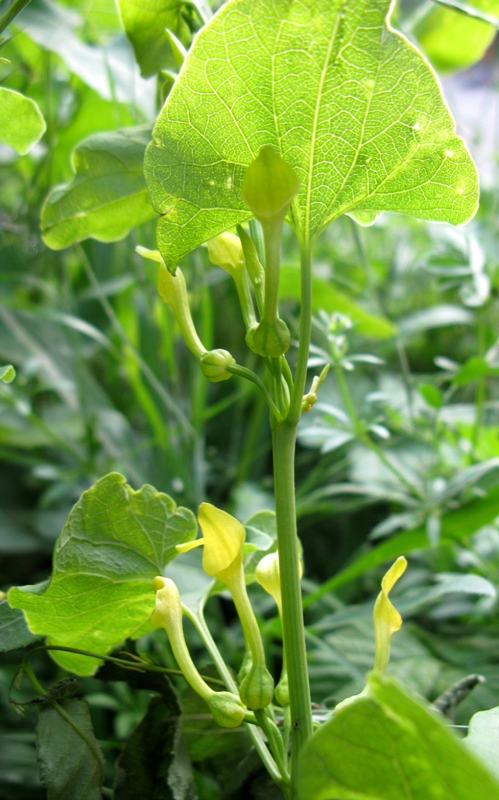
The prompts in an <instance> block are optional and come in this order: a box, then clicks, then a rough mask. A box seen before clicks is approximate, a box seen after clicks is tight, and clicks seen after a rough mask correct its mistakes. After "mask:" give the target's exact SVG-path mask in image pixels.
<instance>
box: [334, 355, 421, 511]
mask: <svg viewBox="0 0 499 800" xmlns="http://www.w3.org/2000/svg"><path fill="white" fill-rule="evenodd" d="M334 371H335V373H336V380H337V382H338V388H339V390H340V393H341V396H342V398H343V402H344V403H345V406H346V409H347V411H348V414H349V416H350V419H351V421H352V425H353V427H354V429H355V432H356V434H357V436H358V437H359V439H360V441H361V442H363V443H364V444H365V445H366V447H368V448H369V449H370V450H372V452H373V453H375V454H376V455H377V457H378V458H379V460H380V461H381V463H382V464H384V465H385V467H386V468H387V469H388V470H390V472H391V473H392V475H395V477H396V478H397V480H399V481H400V482H401V483H402V484H403V485H404V486H405V487H406V489H409V491H410V492H411V494H412V495H414V496H415V497H418V498H419V499H422V497H423V495H422V493H421V491H420V490H419V489H418V487H417V486H416V485H415V484H414V483H413V482H412V481H410V480H409V478H406V476H405V475H404V473H403V472H401V471H400V470H399V468H398V467H397V466H396V465H395V464H394V463H393V461H392V460H391V459H390V458H388V456H387V455H386V453H384V452H383V450H382V449H381V447H379V446H378V445H377V444H376V442H373V440H372V439H371V437H370V436H369V435H368V434H367V433H366V432H365V431H363V430H362V424H361V422H360V420H359V417H358V415H357V410H356V408H355V404H354V402H353V400H352V396H351V394H350V391H349V389H348V385H347V382H346V380H345V375H344V372H343V367H342V366H341V364H335V365H334Z"/></svg>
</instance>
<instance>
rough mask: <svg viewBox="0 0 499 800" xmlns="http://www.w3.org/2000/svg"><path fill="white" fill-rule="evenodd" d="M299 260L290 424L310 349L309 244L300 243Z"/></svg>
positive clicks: (302, 390) (295, 420)
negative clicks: (295, 349) (295, 346)
mask: <svg viewBox="0 0 499 800" xmlns="http://www.w3.org/2000/svg"><path fill="white" fill-rule="evenodd" d="M300 260H301V313H300V340H299V346H298V356H297V359H296V370H295V379H294V386H293V392H292V394H291V401H290V405H289V412H288V417H287V421H288V423H289V424H290V425H292V426H295V427H296V426H297V425H298V422H299V419H300V416H301V404H302V401H303V395H304V393H305V382H306V379H307V368H308V354H309V350H310V336H311V333H312V253H311V249H310V244H309V243H308V242H307V243H300Z"/></svg>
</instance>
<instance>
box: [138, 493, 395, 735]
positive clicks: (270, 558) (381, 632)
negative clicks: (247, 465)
mask: <svg viewBox="0 0 499 800" xmlns="http://www.w3.org/2000/svg"><path fill="white" fill-rule="evenodd" d="M198 521H199V525H200V528H201V531H202V533H203V536H202V538H199V539H196V540H195V541H193V542H189V543H187V544H182V545H178V546H177V550H178V551H179V552H186V551H187V550H190V549H192V548H194V547H199V546H203V569H204V571H205V572H206V573H207V574H208V575H210V576H212V577H213V578H216V579H218V580H220V581H222V582H223V583H224V584H225V585H226V586H227V588H228V589H229V591H230V593H231V595H232V598H233V601H234V604H235V607H236V610H237V613H238V616H239V620H240V622H241V626H242V629H243V633H244V641H245V648H246V651H245V655H244V659H243V662H242V666H241V669H240V671H239V675H238V684H239V696H237V695H236V694H234V693H233V692H228V691H226V692H217V691H215V690H214V689H212V688H211V687H210V686H208V684H207V683H206V681H204V680H203V678H202V677H201V675H200V674H199V672H198V670H197V668H196V666H195V664H194V662H193V660H192V658H191V656H190V653H189V650H188V647H187V644H186V641H185V638H184V632H183V625H182V614H183V611H182V602H181V598H180V593H179V591H178V588H177V586H176V585H175V583H174V582H173V580H171V579H170V578H164V577H157V578H155V580H154V589H155V590H156V607H155V609H154V612H153V615H152V621H153V623H154V624H155V625H156V626H157V627H162V628H164V629H165V631H166V632H167V634H168V637H169V640H170V644H171V647H172V651H173V654H174V656H175V659H176V661H177V663H178V665H179V667H180V669H181V671H182V673H183V675H184V677H185V678H186V680H187V681H188V683H189V684H190V686H191V687H192V688H193V689H194V691H195V692H197V693H198V694H199V695H200V696H201V697H202V698H203V699H204V700H205V701H206V702H207V704H208V706H209V708H210V711H211V713H212V714H213V717H214V719H215V721H216V722H217V723H218V724H219V725H222V726H223V727H229V728H233V727H237V726H239V725H240V724H241V723H242V722H243V721H245V720H246V721H248V722H254V721H255V717H254V714H252V712H253V711H258V710H260V709H263V708H265V707H266V706H268V705H269V704H270V703H271V702H272V700H273V698H274V695H275V698H276V701H277V703H278V704H279V705H280V706H286V705H288V704H289V690H288V679H287V669H286V662H285V659H284V661H283V668H282V674H281V678H280V680H279V683H278V684H277V686H276V687H275V689H274V680H273V678H272V675H271V674H270V672H269V670H268V669H267V666H266V663H265V652H264V647H263V642H262V637H261V633H260V629H259V627H258V622H257V620H256V617H255V614H254V611H253V608H252V606H251V603H250V600H249V597H248V593H247V589H246V581H245V576H244V567H243V545H244V541H245V538H246V531H245V529H244V527H243V525H242V524H241V523H240V522H239V521H238V520H237V519H235V518H234V517H232V516H231V515H230V514H227V512H225V511H222V510H220V509H219V508H216V507H215V506H213V505H211V503H202V504H201V506H200V507H199V513H198ZM406 566H407V562H406V560H405V558H403V557H401V558H399V559H397V561H396V562H395V563H394V564H393V566H392V567H391V568H390V569H389V570H388V572H387V573H386V575H385V577H384V578H383V581H382V584H381V587H382V588H381V592H380V594H379V596H378V599H377V600H376V604H375V609H374V629H375V639H376V658H375V664H374V669H375V670H376V671H378V672H384V671H385V670H386V667H387V665H388V660H389V657H390V640H391V636H392V634H393V633H394V632H395V631H397V630H398V629H399V628H400V626H401V624H402V618H401V616H400V614H399V613H398V611H397V610H396V609H395V608H394V606H393V605H392V603H391V602H390V600H389V598H388V594H389V592H390V590H391V589H392V587H393V586H394V584H395V583H396V581H397V580H398V579H399V578H400V576H401V575H402V574H403V572H404V571H405V568H406ZM255 576H256V580H257V581H258V583H259V584H260V585H261V586H262V587H263V589H265V591H266V592H268V594H270V595H271V596H272V598H273V599H274V601H275V603H276V605H277V609H278V611H279V615H282V598H281V582H280V574H279V557H278V554H277V553H270V554H268V555H266V556H264V557H263V558H262V559H261V561H260V562H259V564H258V566H257V569H256V573H255Z"/></svg>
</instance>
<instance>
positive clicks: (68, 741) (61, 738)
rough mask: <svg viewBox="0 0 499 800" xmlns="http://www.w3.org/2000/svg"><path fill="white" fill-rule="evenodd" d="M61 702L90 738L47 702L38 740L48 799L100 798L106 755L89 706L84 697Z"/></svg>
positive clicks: (37, 731)
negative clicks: (97, 734)
mask: <svg viewBox="0 0 499 800" xmlns="http://www.w3.org/2000/svg"><path fill="white" fill-rule="evenodd" d="M61 705H62V707H63V709H64V711H65V712H66V713H67V714H68V715H69V716H70V717H71V719H72V720H73V722H74V723H75V725H77V727H78V728H79V729H80V731H82V733H83V734H84V735H85V737H86V739H87V741H85V739H84V738H83V737H82V736H81V735H80V734H79V733H78V731H76V730H75V728H74V727H73V726H72V725H71V724H70V723H69V722H68V721H67V719H64V717H63V716H61V714H60V713H59V711H57V709H55V708H53V707H52V706H47V707H46V708H43V709H42V710H41V711H40V718H39V720H38V725H37V727H36V740H37V749H38V759H39V761H40V768H41V780H42V783H43V785H44V786H45V788H46V789H47V800H101V797H102V793H101V787H102V779H103V776H104V772H103V761H104V759H103V756H102V753H101V751H100V748H99V745H98V743H97V740H96V738H95V734H94V731H93V728H92V720H91V719H90V713H89V710H88V706H87V704H86V703H83V702H82V701H81V700H64V701H62V702H61ZM88 741H90V742H91V744H92V747H93V749H91V748H90V747H89V746H88ZM96 756H97V757H96Z"/></svg>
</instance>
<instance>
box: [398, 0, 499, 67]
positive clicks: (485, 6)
mask: <svg viewBox="0 0 499 800" xmlns="http://www.w3.org/2000/svg"><path fill="white" fill-rule="evenodd" d="M467 5H469V6H472V7H473V8H477V9H479V10H481V11H485V12H486V13H488V14H492V15H499V0H473V2H469V3H467ZM412 33H414V35H415V36H416V38H417V39H418V41H419V42H420V44H421V46H422V48H423V49H424V51H425V53H426V54H427V56H428V58H429V59H430V61H431V62H432V64H434V65H435V66H436V67H437V69H441V70H443V71H453V70H458V69H466V67H469V66H471V65H472V64H474V63H475V61H479V60H480V59H481V58H482V56H483V55H484V53H485V51H486V49H487V47H488V46H489V45H490V43H491V42H492V40H493V39H494V36H495V34H496V29H495V28H494V26H493V25H489V24H487V23H486V22H482V21H481V20H478V19H473V18H471V17H469V16H467V15H466V14H463V13H460V12H459V11H457V10H456V11H453V10H452V9H450V8H442V6H436V5H435V6H433V7H429V12H428V13H427V14H425V15H424V16H423V18H422V19H421V21H420V22H419V24H418V25H416V26H415V28H414V29H413V30H412Z"/></svg>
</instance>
